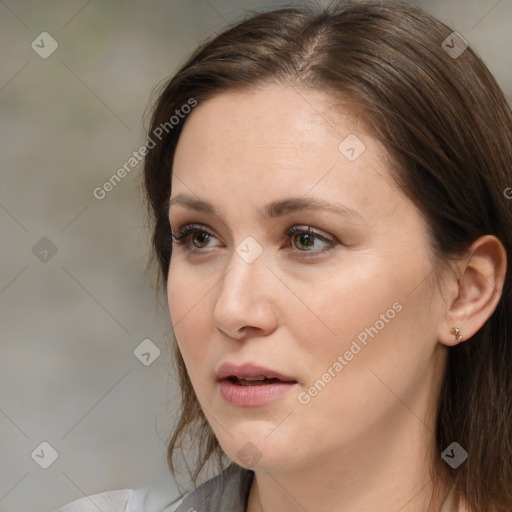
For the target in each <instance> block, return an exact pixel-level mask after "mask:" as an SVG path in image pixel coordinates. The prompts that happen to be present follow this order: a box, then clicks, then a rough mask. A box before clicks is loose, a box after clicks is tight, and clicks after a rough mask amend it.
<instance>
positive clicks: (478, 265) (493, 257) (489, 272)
mask: <svg viewBox="0 0 512 512" xmlns="http://www.w3.org/2000/svg"><path fill="white" fill-rule="evenodd" d="M457 267H458V269H459V275H457V276H456V275H450V276H449V277H448V278H447V280H448V281H447V282H446V285H447V288H446V289H447V290H448V293H449V296H448V301H447V308H446V311H445V316H444V319H443V321H442V322H441V324H440V326H439V332H438V339H439V341H440V342H441V343H442V344H444V345H448V346H453V345H457V344H459V343H461V342H462V341H465V340H468V339H469V338H471V337H472V336H473V335H474V334H475V333H476V332H478V331H479V329H481V327H482V326H483V325H484V323H485V322H486V321H487V320H488V318H490V316H491V315H492V314H493V312H494V310H495V309H496V306H497V305H498V302H499V300H500V298H501V294H502V291H503V283H504V281H505V275H506V272H507V253H506V251H505V248H504V247H503V244H502V243H501V242H500V240H499V239H498V238H496V237H495V236H493V235H485V236H482V237H480V238H479V239H478V240H476V241H475V242H473V244H472V245H471V247H470V248H469V249H468V253H467V255H466V256H465V257H464V258H463V259H461V260H460V261H459V262H457ZM453 328H458V329H459V330H460V335H461V336H457V333H456V332H454V331H452V329H453ZM451 331H452V332H451ZM457 338H459V339H457Z"/></svg>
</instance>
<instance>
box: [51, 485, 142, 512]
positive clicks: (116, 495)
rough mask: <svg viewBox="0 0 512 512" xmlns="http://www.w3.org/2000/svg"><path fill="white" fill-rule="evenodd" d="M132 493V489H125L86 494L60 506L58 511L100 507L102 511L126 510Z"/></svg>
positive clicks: (82, 511)
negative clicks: (91, 494)
mask: <svg viewBox="0 0 512 512" xmlns="http://www.w3.org/2000/svg"><path fill="white" fill-rule="evenodd" d="M132 494H133V490H132V489H123V490H119V491H108V492H103V493H101V494H95V495H93V496H86V497H85V498H81V499H79V500H76V501H73V502H72V503H69V504H68V505H65V506H64V507H61V508H59V509H58V510H57V511H56V512H96V511H97V510H98V509H99V510H101V511H102V512H124V511H125V509H126V504H127V503H128V500H129V499H130V498H131V496H132Z"/></svg>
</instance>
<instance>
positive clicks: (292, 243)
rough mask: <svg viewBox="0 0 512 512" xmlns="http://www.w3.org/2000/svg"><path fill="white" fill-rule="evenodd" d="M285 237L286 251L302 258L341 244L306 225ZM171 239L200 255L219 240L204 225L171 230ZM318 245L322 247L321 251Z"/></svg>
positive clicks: (293, 230) (287, 233)
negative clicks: (212, 242)
mask: <svg viewBox="0 0 512 512" xmlns="http://www.w3.org/2000/svg"><path fill="white" fill-rule="evenodd" d="M283 235H284V236H285V238H286V242H287V245H286V246H285V247H284V250H287V251H293V252H295V253H298V254H300V256H302V257H305V256H314V255H319V254H324V253H326V252H328V251H330V250H332V249H333V248H335V246H336V245H338V244H339V243H340V242H339V241H338V240H337V239H336V238H334V237H330V236H328V235H327V234H325V233H323V232H320V231H318V230H316V229H315V228H313V227H311V226H304V225H294V226H291V227H290V228H288V229H287V230H286V231H285V232H284V233H283ZM171 237H172V241H173V243H176V244H177V245H178V246H181V247H183V248H184V249H185V250H186V251H188V252H190V253H196V254H198V253H201V252H206V251H205V249H211V248H212V247H216V245H213V246H212V245H209V244H210V242H211V241H212V240H213V241H214V240H217V237H216V236H215V234H214V233H213V232H212V231H210V230H209V229H208V228H207V227H206V226H204V225H202V224H186V225H184V226H183V227H181V228H179V230H177V231H176V232H175V231H174V230H172V228H171ZM318 244H320V245H321V247H320V249H319V248H318V247H317V246H318Z"/></svg>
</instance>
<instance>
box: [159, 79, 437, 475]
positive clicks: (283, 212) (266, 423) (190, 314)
mask: <svg viewBox="0 0 512 512" xmlns="http://www.w3.org/2000/svg"><path fill="white" fill-rule="evenodd" d="M388 165H390V164H389V160H388V159H387V158H386V155H385V152H384V150H383V148H382V146H381V145H380V144H379V143H378V142H377V141H376V140H375V139H373V138H372V137H371V136H370V135H368V133H366V131H365V130H364V129H363V126H362V124H360V123H358V122H357V119H355V118H354V117H353V116H350V115H349V112H348V111H343V110H340V108H337V109H335V108H334V107H333V105H332V104H330V103H329V101H328V99H327V98H326V96H324V95H323V94H321V93H318V92H311V91H309V92H308V91H304V90H300V91H296V90H294V89H292V88H288V87H284V86H269V87H267V88H265V89H262V90H260V91H253V92H247V91H244V92H229V93H223V94H220V95H218V96H216V97H214V98H213V99H210V100H209V101H206V102H205V103H203V104H201V105H199V106H198V107H196V109H195V110H194V111H193V112H192V113H191V115H190V116H189V118H188V119H187V121H186V124H185V126H184V129H183V132H182V135H181V137H180V140H179V143H178V147H177V150H176V154H175V160H174V168H173V176H172V194H171V200H172V201H171V208H170V222H171V226H172V229H173V232H174V234H175V235H177V236H179V235H180V233H181V234H182V235H183V239H182V240H181V242H182V243H183V245H179V244H178V243H176V242H175V243H174V244H173V251H172V257H171V262H170V271H169V279H168V299H169V308H170V312H171V318H172V322H173V325H174V331H175V335H176V339H177V341H178V344H179V347H180V350H181V353H182V355H183V358H184V361H185V364H186V367H187V370H188V373H189V375H190V379H191V381H192V384H193V387H194V390H195V393H196V395H197V398H198V400H199V402H200V404H201V406H202V408H203V410H204V412H205V415H206V417H207V419H208V421H209V423H210V425H211V427H212V429H213V431H214V432H215V434H216V436H217V438H218V439H219V442H220V444H221V446H222V447H223V449H224V450H225V451H226V453H227V454H228V455H229V456H230V457H231V458H232V459H234V460H235V461H237V462H238V463H239V464H240V465H242V466H246V467H252V468H254V469H257V468H261V469H271V468H274V469H290V468H300V467H308V466H311V465H312V464H317V463H322V462H325V461H326V460H328V459H329V458H331V457H336V460H338V461H339V460H343V459H340V455H344V456H345V457H346V459H345V460H349V459H350V453H351V452H352V450H353V449H354V448H355V447H357V446H362V445H364V446H366V447H368V448H371V447H372V446H375V447H376V449H377V447H378V446H381V443H382V441H383V438H385V439H386V441H385V442H386V443H391V444H392V445H393V446H396V447H399V446H402V448H403V446H404V444H403V443H407V441H408V440H417V439H419V438H420V437H422V436H425V438H427V437H428V435H429V434H431V431H430V430H429V428H428V427H427V425H428V426H431V425H432V422H431V417H430V416H429V414H430V413H431V412H432V410H433V407H434V401H435V393H436V392H437V387H436V386H437V384H436V383H438V382H439V379H440V376H441V372H442V370H443V363H444V357H445V354H444V350H443V348H442V346H441V345H440V344H439V343H438V341H437V340H438V328H439V325H440V321H441V318H442V316H443V312H444V311H443V307H444V304H443V301H442V300H441V298H440V293H439V292H438V291H437V289H436V288H435V287H434V286H433V284H432V276H433V273H432V270H433V265H432V261H431V258H430V253H429V250H428V248H427V238H426V229H425V226H424V224H423V222H422V217H421V215H420V214H419V212H418V211H417V209H416V208H415V207H414V206H413V204H412V203H411V202H410V201H409V200H408V199H407V198H406V197H405V196H404V195H403V194H402V193H401V192H400V191H399V189H398V188H397V187H396V185H395V183H394V181H393V180H392V179H391V177H390V173H389V171H390V170H389V168H388ZM187 226H188V227H189V228H188V229H189V231H187ZM190 229H192V230H193V231H192V232H191V231H190ZM308 231H309V232H308ZM226 365H227V366H226ZM230 376H231V377H232V378H229V377H230ZM259 376H263V377H267V379H266V380H264V381H259V382H258V381H254V380H250V379H244V377H248V378H249V377H253V378H258V377H259ZM235 377H238V380H237V379H236V378H235ZM276 377H280V380H276ZM404 436H405V437H404ZM413 443H414V441H413ZM403 449H404V450H405V448H403ZM417 455H418V453H417V451H416V450H415V453H414V456H417Z"/></svg>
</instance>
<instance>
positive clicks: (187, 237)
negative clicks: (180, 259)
mask: <svg viewBox="0 0 512 512" xmlns="http://www.w3.org/2000/svg"><path fill="white" fill-rule="evenodd" d="M171 236H172V239H173V242H176V243H177V244H178V245H181V246H184V247H185V248H186V249H188V250H191V251H193V250H194V249H205V248H207V247H208V245H209V242H210V241H211V240H212V239H214V238H215V235H214V234H213V233H211V232H210V231H208V230H207V229H206V228H205V226H202V225H200V224H188V225H186V226H183V227H182V228H180V229H179V230H178V231H177V232H176V233H175V232H174V231H172V229H171Z"/></svg>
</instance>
